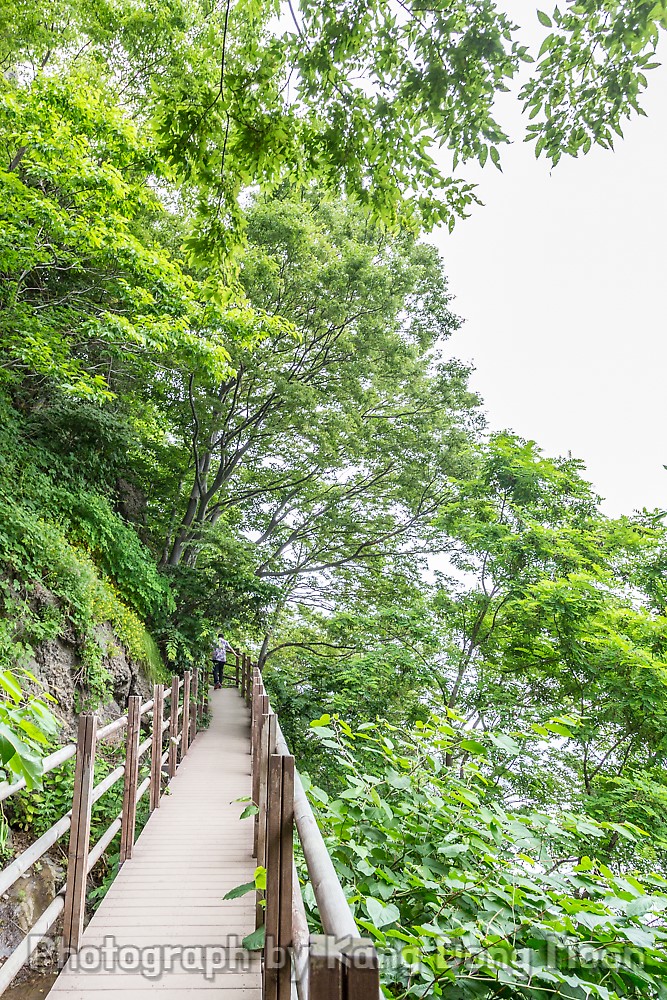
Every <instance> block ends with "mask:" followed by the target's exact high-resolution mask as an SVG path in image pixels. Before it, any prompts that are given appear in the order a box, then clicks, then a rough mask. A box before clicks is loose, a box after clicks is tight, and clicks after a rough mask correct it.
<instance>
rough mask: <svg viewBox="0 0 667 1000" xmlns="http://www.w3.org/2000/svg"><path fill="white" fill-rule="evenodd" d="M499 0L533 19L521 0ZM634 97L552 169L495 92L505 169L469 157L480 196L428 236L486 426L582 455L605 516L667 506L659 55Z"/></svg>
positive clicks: (664, 75)
mask: <svg viewBox="0 0 667 1000" xmlns="http://www.w3.org/2000/svg"><path fill="white" fill-rule="evenodd" d="M505 5H506V8H509V9H510V10H511V14H512V16H513V18H514V19H515V20H516V21H517V22H518V23H520V24H525V25H526V26H528V25H530V27H529V34H530V35H532V36H533V37H535V36H536V34H538V33H539V32H540V31H541V30H542V29H540V27H539V25H538V24H537V20H536V17H535V4H534V3H531V2H530V0H506V4H505ZM541 6H542V7H543V9H547V10H548V9H549V8H548V3H547V2H545V0H542V3H541ZM662 49H663V51H662V57H663V58H665V51H666V49H667V46H665V45H664V44H663V46H662ZM643 103H644V107H645V110H646V111H647V113H648V118H637V119H634V120H633V121H632V122H630V123H629V124H628V126H627V128H624V132H625V139H624V140H620V139H619V140H618V143H617V144H616V151H615V152H613V153H612V152H608V151H605V150H601V149H593V150H592V151H591V152H590V153H589V155H588V156H586V157H582V158H579V159H577V160H569V159H568V160H561V162H560V163H559V165H558V166H557V167H556V168H555V169H554V170H553V171H550V168H549V164H548V163H547V162H546V161H543V160H542V159H540V160H536V159H535V156H534V153H533V147H532V145H530V144H528V143H524V142H523V141H522V138H523V137H522V119H521V116H520V114H518V112H517V110H516V104H515V103H513V102H511V101H510V102H509V103H508V104H506V103H505V101H503V105H502V106H501V107H500V108H499V112H500V114H501V120H502V122H503V124H505V126H506V127H507V128H509V129H510V130H511V133H512V135H513V137H514V140H515V141H514V142H513V144H512V146H511V147H509V148H506V149H505V150H504V151H503V173H502V174H501V173H499V172H498V171H497V170H496V169H495V168H494V167H493V166H492V165H491V164H488V165H487V166H486V167H485V169H484V170H479V169H472V168H471V169H468V168H467V167H466V168H465V169H466V174H465V176H467V177H469V178H470V179H472V180H475V181H477V182H478V183H479V190H478V194H479V196H480V197H481V199H482V201H483V202H484V206H483V207H476V208H475V209H474V210H473V212H472V216H471V218H469V219H467V220H464V221H463V222H461V223H459V224H457V227H456V229H455V232H454V233H453V234H452V235H449V234H448V233H447V232H445V231H440V232H438V233H436V234H434V236H433V237H432V239H434V241H435V242H436V243H437V245H438V246H439V247H440V249H441V251H442V253H443V256H444V259H445V265H446V269H447V272H448V275H449V278H450V285H451V290H452V292H453V293H454V295H455V296H456V300H455V303H454V308H455V310H456V312H458V314H459V315H461V316H462V317H463V318H464V319H465V324H464V326H463V328H462V330H461V331H460V332H459V333H457V334H455V336H454V337H453V338H452V341H451V346H452V352H453V353H454V354H455V355H456V356H458V357H460V358H462V359H463V360H466V361H471V362H472V363H473V364H474V365H475V368H476V371H475V372H474V374H473V377H472V386H473V388H474V389H476V390H477V391H478V392H479V393H480V394H481V395H482V397H483V399H484V401H485V407H486V411H487V414H488V418H489V422H490V425H491V427H492V428H494V429H502V428H511V429H513V430H514V431H516V432H517V433H518V434H521V435H523V436H524V437H528V438H532V439H534V440H535V441H537V442H538V444H539V445H540V446H541V447H542V448H543V450H544V451H545V453H547V454H549V455H564V454H566V453H567V452H568V451H571V452H572V455H573V456H575V457H578V458H582V459H583V460H584V461H585V463H586V466H587V470H588V478H589V479H590V480H591V481H592V482H593V484H594V486H595V488H596V489H597V490H598V492H599V493H600V494H601V495H602V496H603V497H605V498H606V502H605V509H606V511H607V512H608V513H610V514H612V515H615V514H621V513H630V512H631V511H632V510H633V509H636V508H642V507H649V508H652V507H660V508H661V509H662V508H665V509H667V472H666V471H665V470H664V469H663V464H665V463H667V393H666V391H665V373H666V371H667V338H666V337H665V326H666V323H665V299H666V297H667V280H666V274H665V271H666V267H667V255H666V253H665V249H666V248H665V241H666V234H667V178H666V177H665V165H666V161H667V130H666V128H665V126H666V125H667V66H662V67H660V69H657V70H654V71H652V72H651V73H650V74H649V90H648V91H647V92H646V95H645V97H644V102H643ZM461 172H462V171H461V170H459V174H460V173H461Z"/></svg>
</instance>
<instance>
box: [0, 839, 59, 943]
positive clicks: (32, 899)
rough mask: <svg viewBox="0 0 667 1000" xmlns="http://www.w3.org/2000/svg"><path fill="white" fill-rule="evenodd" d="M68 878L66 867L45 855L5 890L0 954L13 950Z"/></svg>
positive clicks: (0, 907)
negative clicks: (7, 890) (66, 876)
mask: <svg viewBox="0 0 667 1000" xmlns="http://www.w3.org/2000/svg"><path fill="white" fill-rule="evenodd" d="M64 881H65V871H64V869H63V868H62V867H61V866H60V865H58V864H56V863H55V862H54V861H52V860H51V859H50V858H49V857H47V856H45V857H43V858H41V859H40V860H39V861H37V862H35V864H34V865H33V867H32V868H30V869H28V871H27V872H26V873H25V875H22V876H21V877H20V878H19V879H18V880H17V881H16V882H15V883H14V885H13V886H12V888H11V889H10V890H9V892H7V893H5V896H4V897H3V898H2V900H1V901H0V958H7V956H8V955H10V954H11V952H12V951H13V950H14V948H15V947H16V946H17V944H18V943H19V942H20V941H21V940H22V939H23V938H24V937H25V935H26V934H27V933H28V931H29V930H30V928H31V927H32V926H33V924H34V923H35V921H36V920H37V919H38V918H39V917H40V916H41V914H42V913H43V912H44V910H45V909H46V908H47V906H49V904H50V903H52V902H53V898H54V896H55V894H56V892H58V890H59V889H60V887H61V886H62V885H63V883H64Z"/></svg>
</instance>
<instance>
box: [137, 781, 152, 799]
mask: <svg viewBox="0 0 667 1000" xmlns="http://www.w3.org/2000/svg"><path fill="white" fill-rule="evenodd" d="M150 787H151V776H150V774H149V775H148V777H147V778H144V780H143V781H142V782H141V784H140V785H139V787H138V788H137V802H139V800H140V799H141V798H142V797H143V796H144V795H145V794H146V792H147V791H148V789H149V788H150Z"/></svg>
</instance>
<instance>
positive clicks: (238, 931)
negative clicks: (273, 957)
mask: <svg viewBox="0 0 667 1000" xmlns="http://www.w3.org/2000/svg"><path fill="white" fill-rule="evenodd" d="M210 705H211V714H212V718H211V726H210V728H209V729H208V730H206V731H204V732H201V733H199V734H198V736H197V738H196V740H195V742H194V744H193V745H192V747H191V748H190V750H189V752H188V754H187V755H186V757H185V759H184V761H183V763H182V764H181V766H180V767H179V769H178V772H177V773H176V776H175V777H174V779H173V780H172V782H171V784H170V794H168V795H165V796H163V797H162V799H161V801H160V808H159V809H157V810H156V811H155V812H154V813H153V814H152V816H151V818H150V819H149V821H148V823H147V824H146V826H145V828H144V830H143V831H142V833H141V836H140V837H139V838H138V840H137V843H136V845H135V848H134V854H133V857H132V859H131V860H130V861H127V862H125V864H124V865H123V867H122V869H121V871H120V873H119V874H118V877H117V878H116V880H115V881H114V883H113V885H112V886H111V888H110V890H109V892H108V893H107V896H106V898H105V899H104V901H103V902H102V904H101V906H100V908H99V909H98V911H97V913H96V914H95V916H94V917H93V918H92V920H91V921H90V924H89V925H88V927H87V928H86V931H85V933H84V936H83V941H82V948H81V951H80V952H79V955H78V956H75V959H74V960H70V962H69V963H68V964H67V966H66V967H65V969H64V970H63V972H62V973H61V975H60V976H59V977H58V979H57V980H56V982H55V984H54V986H53V987H52V989H51V992H50V995H52V996H54V998H55V1000H58V998H59V996H60V995H61V994H62V1000H84V998H90V997H92V998H94V997H96V996H97V995H98V994H99V1000H120V998H121V997H123V998H125V1000H128V998H132V997H134V998H136V1000H144V998H145V997H146V994H147V992H148V991H149V990H155V991H156V993H157V994H158V995H159V996H160V998H161V1000H188V998H195V997H196V996H200V997H201V998H202V1000H214V998H215V997H220V998H221V1000H237V998H238V1000H261V993H262V991H261V968H260V958H259V955H258V954H257V953H254V954H252V955H249V954H248V953H247V952H245V951H244V950H243V949H242V948H241V941H242V939H243V938H244V937H245V936H246V935H247V934H249V933H250V932H251V931H252V930H254V927H255V894H254V893H249V894H248V895H246V896H243V897H241V898H240V899H237V900H229V901H224V900H223V896H224V895H225V893H226V892H228V891H229V889H231V888H233V887H234V886H236V885H239V884H240V883H242V882H250V881H252V878H253V873H254V870H255V864H256V862H255V861H254V859H253V857H252V838H253V823H252V819H247V820H243V821H239V816H240V814H241V812H242V810H243V808H244V804H243V803H242V802H238V801H235V800H237V799H239V798H241V797H242V796H249V795H250V753H249V749H250V742H249V737H250V721H249V720H250V713H249V711H248V710H247V709H246V707H245V705H244V703H243V701H242V698H241V696H240V694H239V693H238V691H237V690H236V689H223V690H221V691H212V692H211V701H210ZM74 961H76V965H74V964H73V962H74Z"/></svg>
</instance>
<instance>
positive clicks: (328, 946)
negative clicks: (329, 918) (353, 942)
mask: <svg viewBox="0 0 667 1000" xmlns="http://www.w3.org/2000/svg"><path fill="white" fill-rule="evenodd" d="M308 986H309V994H310V997H311V998H312V1000H343V967H342V963H341V954H340V951H339V950H338V943H337V941H336V939H335V938H334V937H331V936H329V935H327V934H311V936H310V945H309V949H308ZM377 995H378V994H375V996H373V995H372V994H370V993H369V995H368V998H367V1000H375V997H377Z"/></svg>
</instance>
